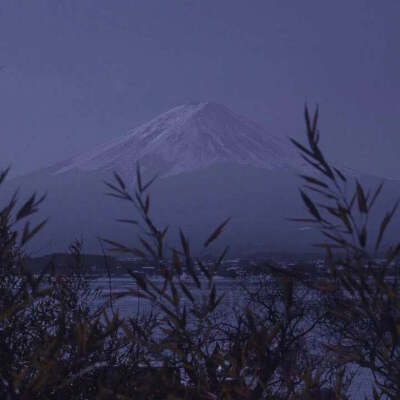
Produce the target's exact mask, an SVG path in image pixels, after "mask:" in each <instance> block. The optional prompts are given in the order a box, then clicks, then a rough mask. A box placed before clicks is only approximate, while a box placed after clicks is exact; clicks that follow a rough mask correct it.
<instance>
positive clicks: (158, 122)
mask: <svg viewBox="0 0 400 400" xmlns="http://www.w3.org/2000/svg"><path fill="white" fill-rule="evenodd" d="M295 159H297V157H296V153H295V151H294V150H293V149H292V148H291V146H290V143H289V141H288V140H286V141H285V140H284V139H281V138H279V137H277V136H273V135H271V134H270V133H268V132H267V131H266V130H265V129H264V128H263V127H261V126H259V125H257V124H256V123H254V122H253V121H251V120H249V119H247V118H244V117H242V116H239V115H237V114H235V113H233V112H232V111H231V110H229V109H228V108H227V107H225V106H223V105H221V104H217V103H212V102H204V103H190V104H185V105H181V106H178V107H175V108H173V109H171V110H169V111H167V112H165V113H163V114H161V115H160V116H158V117H156V118H154V119H153V120H151V121H149V122H147V123H145V124H143V125H141V126H139V127H138V128H135V129H134V130H132V131H131V132H129V133H128V134H127V135H126V136H122V137H119V138H117V139H115V140H113V141H111V142H109V143H106V144H104V145H102V146H99V147H97V148H95V149H94V150H93V151H90V152H86V153H83V154H81V155H78V156H77V157H74V158H72V159H70V160H69V161H67V162H65V163H64V164H63V166H62V167H60V168H58V169H57V170H56V171H55V173H62V172H66V171H69V170H72V169H81V170H99V169H101V170H109V169H111V170H116V171H119V172H120V173H121V174H123V175H125V174H130V173H131V172H132V170H134V169H135V167H136V163H137V162H140V164H141V165H142V166H143V168H144V169H151V170H154V171H159V172H161V174H162V175H172V174H177V173H181V172H184V171H190V170H195V169H201V168H204V167H207V166H209V165H211V164H215V163H222V162H229V163H238V164H248V165H253V166H256V167H262V168H268V169H273V168H287V167H291V166H294V163H295V161H294V160H295Z"/></svg>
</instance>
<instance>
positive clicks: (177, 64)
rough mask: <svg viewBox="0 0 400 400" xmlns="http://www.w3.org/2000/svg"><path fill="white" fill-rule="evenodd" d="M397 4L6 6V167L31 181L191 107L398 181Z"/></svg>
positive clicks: (0, 32)
mask: <svg viewBox="0 0 400 400" xmlns="http://www.w3.org/2000/svg"><path fill="white" fill-rule="evenodd" d="M399 21H400V2H399V1H398V0H385V1H383V2H380V1H376V0H368V1H361V0H351V1H348V0H340V1H329V2H328V1H320V0H312V1H309V0H305V1H297V0H292V1H285V0H276V1H273V0H252V1H244V0H241V1H238V0H196V1H189V0H186V1H184V0H158V1H155V0H112V1H111V0H57V1H55V0H35V1H32V0H2V1H1V2H0V65H4V68H3V70H2V71H1V72H0V132H1V139H2V140H1V146H0V167H2V166H5V165H8V164H10V163H11V164H12V165H13V172H14V173H18V174H20V173H25V172H28V171H31V170H33V169H36V168H40V167H43V166H46V165H49V164H51V163H54V162H56V161H59V160H62V159H64V158H67V157H69V156H72V155H74V154H76V153H79V152H81V151H84V150H88V149H90V148H92V147H93V146H95V145H97V144H99V143H102V142H103V141H105V140H109V139H111V138H113V137H116V136H120V135H123V134H125V133H126V131H127V130H129V129H130V128H133V127H135V126H137V125H138V124H140V123H142V122H145V121H147V120H149V119H151V118H153V117H155V116H156V115H158V114H159V113H161V112H164V111H166V110H168V109H169V108H171V107H174V106H176V105H179V104H181V103H185V102H188V101H197V100H198V101H206V100H211V101H215V102H219V103H223V104H225V105H227V106H228V107H230V108H232V109H233V110H234V111H236V112H238V113H240V114H243V115H246V116H248V117H250V118H252V119H254V120H256V121H258V122H260V123H262V124H263V125H264V126H266V127H267V128H268V129H269V130H270V131H271V132H274V133H276V134H281V135H284V136H288V135H290V136H297V137H302V134H303V131H304V130H303V125H304V124H303V116H302V110H303V105H304V102H305V101H308V102H309V103H310V104H315V103H317V102H318V103H319V104H320V106H321V124H320V127H321V131H322V142H323V145H324V146H325V147H326V148H327V149H328V153H329V154H330V155H331V156H332V157H334V158H335V159H337V160H339V161H340V162H342V163H344V164H347V165H348V166H351V167H355V168H358V169H362V170H364V171H366V172H370V173H376V174H381V175H390V176H397V177H400V170H399V165H400V161H399V149H400V51H399V49H400V23H399Z"/></svg>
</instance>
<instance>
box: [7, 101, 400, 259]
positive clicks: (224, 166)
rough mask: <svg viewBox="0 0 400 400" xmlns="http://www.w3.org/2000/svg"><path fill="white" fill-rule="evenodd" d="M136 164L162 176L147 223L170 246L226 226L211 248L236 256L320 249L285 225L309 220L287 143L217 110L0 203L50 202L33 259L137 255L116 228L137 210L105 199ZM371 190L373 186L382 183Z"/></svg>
mask: <svg viewBox="0 0 400 400" xmlns="http://www.w3.org/2000/svg"><path fill="white" fill-rule="evenodd" d="M136 162H140V164H141V166H142V168H143V171H144V174H145V175H152V174H153V173H159V174H160V175H161V177H160V179H158V181H156V182H155V183H154V185H153V187H152V188H151V190H150V194H151V210H152V213H151V215H152V216H153V217H154V220H155V222H156V223H159V224H161V225H163V226H165V225H168V226H170V230H169V232H170V234H171V236H169V239H168V245H169V246H173V245H177V244H179V235H178V228H179V227H181V228H182V229H183V230H184V232H185V233H186V234H187V235H188V236H189V238H190V239H191V242H190V243H191V247H192V248H193V249H194V250H195V251H196V252H197V253H201V251H202V249H201V244H202V243H204V240H205V239H206V238H207V236H208V235H209V234H210V232H211V231H212V230H213V229H214V228H215V227H216V226H217V225H219V224H220V223H221V222H222V221H223V220H224V219H226V218H227V217H232V220H231V222H230V223H229V225H228V226H227V228H226V229H225V231H224V233H223V235H222V236H221V237H220V238H219V240H218V242H217V243H216V244H215V245H214V246H213V247H215V248H219V249H221V248H222V247H224V246H225V245H230V247H231V253H232V254H236V255H239V254H249V253H253V252H260V251H263V252H274V251H308V250H310V245H311V244H312V243H315V242H316V241H319V240H320V239H319V236H318V235H317V232H315V231H313V230H312V229H309V227H304V226H299V225H297V224H294V223H292V222H289V221H288V220H287V218H288V217H302V216H305V215H306V214H307V212H306V210H305V208H304V206H303V204H302V202H301V199H300V198H299V195H298V189H297V187H298V185H300V184H301V182H300V179H298V178H297V177H296V172H298V171H299V170H303V168H304V166H303V164H302V162H301V159H300V157H299V156H298V155H297V152H296V151H295V150H294V149H293V148H292V146H291V144H290V142H289V140H287V141H284V140H282V139H280V138H277V137H275V136H272V135H270V134H269V133H268V132H267V131H266V130H265V129H263V128H261V127H260V126H258V125H257V124H255V123H253V122H252V121H249V120H248V119H246V118H243V117H240V116H238V115H236V114H234V113H233V112H231V111H230V110H229V109H227V108H226V107H224V106H221V105H218V104H215V103H199V104H189V105H184V106H179V107H176V108H174V109H172V110H170V111H168V112H166V113H164V114H162V115H161V116H159V117H157V118H155V119H153V120H152V121H150V122H149V123H147V124H144V125H142V126H140V127H138V128H136V129H134V130H133V131H132V132H130V133H129V134H128V135H126V136H123V137H121V138H117V139H115V140H114V141H113V142H111V143H108V144H105V145H103V146H100V147H98V148H96V149H94V150H93V151H91V152H87V153H84V154H81V155H78V156H77V157H73V158H71V159H69V160H66V161H62V162H61V163H59V164H57V165H54V166H52V167H50V168H48V169H46V170H41V171H36V172H34V173H32V174H29V175H27V176H23V177H20V178H18V179H13V180H11V181H10V182H8V184H7V186H6V188H2V190H1V191H0V202H1V203H4V201H5V200H6V199H7V197H8V196H10V195H11V194H12V192H13V191H14V190H15V189H16V188H17V187H21V192H20V193H21V194H25V195H28V194H30V193H32V192H33V191H38V192H40V193H42V192H47V193H48V197H47V199H46V201H45V203H44V204H43V206H42V209H41V211H40V214H39V215H37V216H36V217H35V219H36V221H38V220H39V219H41V218H44V217H50V220H49V223H48V225H47V226H46V228H45V230H44V231H43V232H42V233H41V235H39V237H38V239H36V242H34V243H33V247H31V250H32V251H33V252H34V254H35V255H39V254H44V253H50V252H56V251H57V252H59V251H65V250H66V249H67V247H68V245H69V244H70V243H71V242H72V241H73V240H74V239H76V238H78V239H81V238H82V239H83V240H84V242H85V251H88V252H94V253H101V248H100V246H99V242H98V237H107V238H111V239H115V240H118V241H121V242H123V243H126V244H127V245H131V246H134V245H137V242H138V241H137V232H135V231H134V230H132V229H131V227H130V226H126V225H124V224H118V223H117V222H115V219H117V218H134V219H135V218H137V215H136V214H135V209H134V208H133V207H132V206H131V205H130V204H127V203H124V202H123V201H118V200H116V199H113V198H110V197H107V196H105V195H104V193H105V192H107V191H108V190H107V189H106V187H105V185H104V183H103V180H107V181H110V180H111V179H112V171H114V170H116V171H118V172H119V173H120V174H121V175H122V176H123V178H124V179H125V180H126V182H127V183H129V182H133V181H134V177H135V167H136ZM365 181H366V182H367V183H370V184H371V185H372V186H373V185H374V184H375V183H376V182H377V179H376V178H372V177H367V178H366V180H365ZM4 189H5V190H4ZM399 192H400V190H399V184H398V182H391V183H390V185H389V190H386V193H388V196H386V198H385V199H384V202H383V203H384V204H383V207H382V210H387V209H389V207H390V205H391V204H392V200H393V198H394V197H395V198H397V196H398V194H399ZM381 215H382V213H381ZM374 221H375V220H373V222H374ZM376 221H378V220H376ZM396 229H397V230H396ZM396 229H395V230H394V231H393V232H397V233H398V232H399V231H400V229H399V228H397V227H396ZM396 237H398V235H397V234H396ZM208 251H209V250H208V249H207V252H208ZM210 251H211V252H214V251H215V250H213V248H211V249H210Z"/></svg>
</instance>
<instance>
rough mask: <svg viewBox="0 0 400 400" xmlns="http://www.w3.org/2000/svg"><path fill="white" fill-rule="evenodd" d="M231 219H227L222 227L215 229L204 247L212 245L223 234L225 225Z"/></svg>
mask: <svg viewBox="0 0 400 400" xmlns="http://www.w3.org/2000/svg"><path fill="white" fill-rule="evenodd" d="M230 219H231V218H230V217H229V218H227V219H226V220H225V221H224V222H223V223H222V224H221V225H219V226H218V227H217V229H215V231H214V232H213V233H212V234H211V235H210V236H209V238H208V239H207V240H206V241H205V242H204V247H207V246H208V245H209V244H210V243H212V242H213V241H214V240H215V239H216V238H217V237H218V236H219V235H220V234H221V232H222V229H224V227H225V225H226V224H227V223H228V222H229V221H230Z"/></svg>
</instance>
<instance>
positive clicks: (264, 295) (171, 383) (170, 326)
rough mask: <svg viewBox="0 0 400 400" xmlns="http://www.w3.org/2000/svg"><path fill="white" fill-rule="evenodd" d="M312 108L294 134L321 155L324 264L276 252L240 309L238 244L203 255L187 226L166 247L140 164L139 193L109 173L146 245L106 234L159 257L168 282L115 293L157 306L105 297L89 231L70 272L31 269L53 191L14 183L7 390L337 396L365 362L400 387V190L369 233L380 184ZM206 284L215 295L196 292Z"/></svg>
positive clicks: (5, 218)
mask: <svg viewBox="0 0 400 400" xmlns="http://www.w3.org/2000/svg"><path fill="white" fill-rule="evenodd" d="M305 119H306V127H307V139H308V144H307V145H302V144H300V143H298V142H296V141H294V140H293V142H294V144H295V145H296V146H297V147H298V148H299V151H300V152H301V154H302V156H303V158H304V160H305V161H306V162H307V163H308V164H309V165H310V167H311V168H310V173H309V174H308V175H304V176H302V179H303V186H302V189H301V190H300V194H301V197H302V200H303V202H304V204H305V206H306V209H307V210H308V213H309V217H307V218H303V219H301V221H302V223H304V222H306V223H308V224H314V225H316V227H317V228H319V229H320V231H321V233H322V236H323V237H324V238H325V241H324V242H322V243H319V244H317V245H316V246H318V247H319V248H322V249H324V251H325V255H326V262H327V265H328V267H327V271H326V274H325V276H323V277H316V278H315V279H306V277H305V275H304V274H303V273H302V272H301V271H296V272H292V271H291V270H285V269H281V268H279V267H277V266H276V265H272V264H271V265H265V266H263V267H264V268H265V269H267V270H268V274H267V273H266V274H264V275H263V277H260V279H259V281H258V282H257V284H256V285H253V286H251V287H250V286H249V287H245V288H244V293H245V295H244V298H243V299H242V300H243V301H242V303H241V307H239V308H237V309H236V310H235V313H234V314H232V316H231V318H228V317H227V315H225V311H224V312H223V313H222V315H221V313H220V307H221V302H222V301H223V294H220V293H218V290H217V288H216V284H215V282H214V276H215V273H216V271H218V268H219V267H220V265H221V263H222V261H223V259H224V257H225V256H226V254H227V251H228V249H226V250H225V251H223V252H222V253H221V255H220V256H219V257H218V258H217V259H216V261H215V262H214V263H213V264H212V265H204V264H203V263H202V261H201V260H198V259H196V258H195V257H193V256H192V255H191V250H190V249H191V247H190V242H189V240H188V238H187V237H186V236H185V234H184V233H183V232H180V242H181V246H180V247H179V248H173V249H169V248H166V246H165V238H166V236H167V234H168V228H166V227H158V226H157V225H156V223H155V222H154V221H153V220H152V218H151V212H150V211H151V207H150V204H151V203H150V198H149V196H148V194H147V189H148V187H149V186H150V184H152V181H150V182H143V181H142V175H141V173H140V168H139V167H138V169H137V180H136V188H135V190H134V193H132V194H131V193H130V192H129V190H128V188H127V187H126V186H125V183H124V182H123V181H122V180H121V178H120V177H119V176H118V175H117V174H115V183H107V186H108V188H109V189H110V193H109V194H110V195H111V196H114V197H117V198H120V199H122V200H123V201H127V202H129V203H131V204H132V206H133V208H134V209H135V210H136V211H135V213H136V215H137V216H138V217H137V220H136V219H135V220H133V219H124V220H121V222H122V223H126V224H131V225H133V226H138V227H139V229H140V231H141V232H142V233H141V235H140V236H139V239H138V245H137V246H136V247H132V246H131V245H130V244H122V243H117V242H115V241H112V240H109V239H103V240H102V243H104V244H107V245H108V246H109V251H115V252H116V253H124V254H130V255H132V256H133V257H139V258H141V259H143V262H145V263H146V264H148V265H153V266H155V267H157V268H158V269H159V270H160V272H161V273H162V276H163V281H162V282H159V283H155V282H154V281H152V280H150V279H149V278H148V277H146V276H145V275H143V274H138V273H137V272H135V271H128V272H129V273H130V275H131V276H132V279H133V280H135V281H136V284H137V286H136V287H137V289H135V290H128V291H126V292H125V293H119V294H118V295H117V296H141V297H143V298H145V299H147V300H148V301H149V302H150V303H151V304H152V306H153V309H152V310H153V311H152V312H151V313H146V314H140V313H139V314H137V315H133V316H132V317H129V318H121V317H120V316H119V313H118V310H117V308H116V307H115V304H114V301H115V300H116V299H115V296H116V295H112V293H110V296H109V297H107V298H104V299H102V298H100V297H99V293H97V292H96V291H94V290H92V289H91V288H90V285H89V282H88V279H87V271H86V268H85V265H84V263H83V262H82V255H81V245H80V243H79V242H76V243H74V244H73V245H72V246H71V248H70V256H69V257H68V259H67V264H68V268H66V269H65V270H64V273H63V274H61V275H60V274H57V273H56V271H55V268H54V260H51V259H50V260H43V261H44V262H46V266H45V268H44V269H42V270H41V273H40V274H39V275H38V274H33V273H32V271H31V270H30V268H28V267H27V260H28V258H27V256H26V255H25V254H24V250H23V249H24V245H25V244H26V243H27V242H28V241H29V240H31V239H32V238H33V237H34V236H35V235H36V234H37V233H38V232H39V231H40V229H41V228H42V227H43V226H44V223H41V224H39V225H38V226H35V227H33V228H31V227H30V225H29V222H27V221H29V217H30V216H31V215H32V214H33V213H35V211H36V210H37V207H38V206H39V204H40V203H41V202H42V200H43V198H40V199H37V198H36V196H35V195H33V196H32V197H31V198H30V199H29V200H28V201H26V202H25V203H24V204H23V205H22V206H17V196H14V197H13V198H12V199H11V200H10V201H9V203H8V204H6V205H5V207H4V208H3V209H1V211H0V268H1V269H0V274H1V276H0V359H1V363H0V398H1V399H10V400H11V399H13V400H14V399H171V400H172V399H204V400H205V399H210V400H211V399H224V400H225V399H226V400H228V399H239V400H240V399H254V400H259V399H274V400H278V399H279V400H283V399H287V400H290V399H337V400H338V399H346V398H349V396H348V388H349V385H350V383H351V380H352V379H353V375H354V373H353V370H354V368H353V367H354V366H355V367H357V366H359V367H362V368H365V369H367V370H369V371H370V372H371V373H372V376H373V386H374V389H373V393H371V395H370V397H369V398H371V399H399V398H400V350H399V335H400V304H399V291H398V281H397V278H396V277H395V276H392V277H391V278H392V279H390V280H388V279H387V275H388V270H389V266H390V265H391V263H392V262H393V261H395V260H396V258H397V256H398V254H399V252H400V244H397V243H395V244H393V245H392V246H389V247H388V249H387V250H385V259H384V261H383V262H382V261H381V262H380V263H379V265H377V264H376V262H375V259H376V254H377V253H378V252H379V251H381V246H382V239H383V236H384V233H385V230H386V228H387V226H388V224H389V223H390V221H391V220H392V217H393V215H394V213H395V211H396V208H397V204H396V205H395V206H394V207H393V209H391V210H390V211H389V212H388V213H387V214H386V215H384V216H383V219H382V222H381V223H380V226H379V227H378V229H377V237H374V238H373V237H370V234H369V232H370V231H369V226H368V221H369V216H370V214H371V213H372V211H373V206H374V204H375V202H376V201H377V199H378V198H379V194H380V191H381V189H382V186H379V187H378V188H377V189H375V190H373V191H366V189H364V188H363V187H362V186H361V185H360V184H359V183H358V182H357V181H356V182H353V181H351V182H350V180H349V178H347V177H345V176H344V175H343V174H342V172H340V171H339V170H338V169H336V168H335V167H334V166H332V165H331V164H330V163H329V162H328V161H327V160H326V159H325V158H324V156H323V153H322V152H321V149H320V147H319V133H318V130H317V119H318V114H317V113H315V114H314V116H313V118H310V115H309V113H308V111H307V109H306V112H305ZM6 175H7V171H5V172H3V173H2V174H1V177H0V183H1V182H3V181H4V179H5V177H6ZM266 212H268V210H266ZM127 218H131V217H130V216H129V217H127ZM228 222H229V221H228V220H226V221H224V222H223V223H222V224H221V225H219V226H218V227H217V228H216V230H215V231H214V232H213V233H212V234H211V235H210V236H209V238H208V239H206V240H205V242H204V247H208V246H209V245H211V244H212V243H213V242H214V240H216V239H217V238H218V236H219V235H220V234H221V232H222V231H223V229H224V227H225V225H226V224H227V223H228ZM21 224H22V227H21ZM105 260H107V259H105ZM261 269H262V268H261ZM66 271H68V273H66ZM183 271H184V272H185V273H186V274H187V275H189V277H190V280H191V281H190V282H189V283H188V282H187V281H186V280H185V281H184V280H182V279H181V276H182V272H183ZM200 289H201V291H202V293H203V296H197V295H196V296H195V295H194V292H195V291H196V290H197V291H198V290H200ZM113 296H114V297H113ZM100 300H102V301H100Z"/></svg>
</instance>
